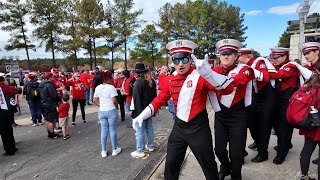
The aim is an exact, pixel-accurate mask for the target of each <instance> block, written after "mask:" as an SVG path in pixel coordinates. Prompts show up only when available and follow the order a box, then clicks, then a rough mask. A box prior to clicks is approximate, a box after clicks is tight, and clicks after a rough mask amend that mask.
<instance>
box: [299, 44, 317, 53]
mask: <svg viewBox="0 0 320 180" xmlns="http://www.w3.org/2000/svg"><path fill="white" fill-rule="evenodd" d="M312 50H313V51H315V50H320V43H318V42H307V43H303V44H302V47H301V51H302V52H307V51H312Z"/></svg>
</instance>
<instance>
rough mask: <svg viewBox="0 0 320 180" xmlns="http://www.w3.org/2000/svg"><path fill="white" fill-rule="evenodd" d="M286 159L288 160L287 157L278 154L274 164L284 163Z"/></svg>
mask: <svg viewBox="0 0 320 180" xmlns="http://www.w3.org/2000/svg"><path fill="white" fill-rule="evenodd" d="M285 160H286V158H284V157H280V156H276V157H275V158H274V159H273V163H274V164H282V163H283V162H284V161H285Z"/></svg>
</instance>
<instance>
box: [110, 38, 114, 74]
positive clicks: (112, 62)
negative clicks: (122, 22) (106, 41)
mask: <svg viewBox="0 0 320 180" xmlns="http://www.w3.org/2000/svg"><path fill="white" fill-rule="evenodd" d="M113 46H114V42H112V47H111V69H113V65H114V61H113V48H114V47H113Z"/></svg>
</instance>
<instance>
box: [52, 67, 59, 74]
mask: <svg viewBox="0 0 320 180" xmlns="http://www.w3.org/2000/svg"><path fill="white" fill-rule="evenodd" d="M58 72H59V70H58V68H52V69H51V73H53V74H57V73H58Z"/></svg>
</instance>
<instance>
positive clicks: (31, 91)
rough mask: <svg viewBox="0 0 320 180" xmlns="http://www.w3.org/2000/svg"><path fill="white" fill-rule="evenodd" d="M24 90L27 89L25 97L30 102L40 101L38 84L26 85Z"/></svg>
mask: <svg viewBox="0 0 320 180" xmlns="http://www.w3.org/2000/svg"><path fill="white" fill-rule="evenodd" d="M26 88H27V95H28V96H29V98H30V99H31V100H35V99H40V93H39V83H38V82H31V83H28V84H27V87H26Z"/></svg>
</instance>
